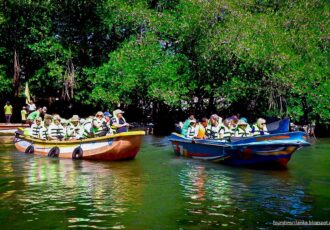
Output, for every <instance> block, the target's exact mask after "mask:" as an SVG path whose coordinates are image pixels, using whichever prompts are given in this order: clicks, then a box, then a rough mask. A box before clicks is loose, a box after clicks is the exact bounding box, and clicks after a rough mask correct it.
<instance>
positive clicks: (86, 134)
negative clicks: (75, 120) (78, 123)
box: [82, 119, 94, 138]
mask: <svg viewBox="0 0 330 230" xmlns="http://www.w3.org/2000/svg"><path fill="white" fill-rule="evenodd" d="M82 129H83V134H82V137H83V138H91V137H94V133H93V131H92V120H91V119H88V120H86V121H85V123H84V124H83V127H82Z"/></svg>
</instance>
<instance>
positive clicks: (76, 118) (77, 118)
mask: <svg viewBox="0 0 330 230" xmlns="http://www.w3.org/2000/svg"><path fill="white" fill-rule="evenodd" d="M71 121H79V116H78V115H73V116H72V117H71Z"/></svg>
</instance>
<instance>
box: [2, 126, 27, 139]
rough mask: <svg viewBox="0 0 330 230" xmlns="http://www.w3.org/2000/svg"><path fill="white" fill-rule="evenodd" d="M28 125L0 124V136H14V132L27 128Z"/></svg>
mask: <svg viewBox="0 0 330 230" xmlns="http://www.w3.org/2000/svg"><path fill="white" fill-rule="evenodd" d="M27 127H29V125H28V124H20V123H17V124H12V123H9V124H7V123H0V136H13V137H14V136H15V132H16V131H17V129H18V128H27Z"/></svg>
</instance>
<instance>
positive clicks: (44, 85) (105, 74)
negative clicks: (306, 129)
mask: <svg viewBox="0 0 330 230" xmlns="http://www.w3.org/2000/svg"><path fill="white" fill-rule="evenodd" d="M329 11H330V4H329V3H328V2H327V1H320V0H300V1H285V0H244V1H239V0H224V1H219V0H208V1H200V0H180V1H179V0H128V1H121V0H101V1H96V0H92V1H84V0H73V1H59V0H50V1H37V2H35V1H28V0H20V1H14V0H8V1H6V3H5V4H2V5H1V6H0V34H1V37H2V40H0V47H2V48H1V49H0V54H1V55H0V64H1V68H0V80H1V82H3V84H2V85H1V86H0V93H2V94H4V93H10V92H8V89H10V84H11V80H10V78H11V77H10V76H13V68H12V65H13V61H12V59H13V54H14V51H15V50H16V51H17V53H18V54H19V57H20V63H21V65H23V66H24V71H25V72H26V79H25V80H26V81H28V82H30V88H31V91H32V94H34V95H37V96H38V97H44V96H45V95H46V94H47V96H54V97H58V96H59V94H60V93H61V89H62V87H63V75H64V73H65V69H66V65H67V62H68V61H72V62H73V63H74V66H75V70H76V85H75V97H74V98H75V101H79V102H83V103H85V104H90V105H94V106H104V107H105V106H115V105H116V104H117V103H121V104H125V105H132V104H134V105H135V106H137V107H139V108H146V106H147V105H150V104H151V103H154V102H157V103H162V104H166V105H167V106H168V108H181V109H186V108H187V107H191V108H195V109H196V110H197V112H198V111H199V112H200V113H205V114H206V113H210V112H219V113H232V112H241V113H245V114H246V115H250V116H251V117H252V116H278V117H283V116H290V117H292V118H293V119H294V120H297V121H298V120H301V119H304V120H306V119H320V121H323V122H328V121H329V119H330V108H329V103H328V100H329V98H330V95H329V94H330V82H329V81H330V80H329V75H330V70H329V68H330V63H329V59H330V58H329V57H330V53H329V43H330V42H329V41H330V39H329V34H330V31H329V30H330V29H329ZM9 91H10V90H9ZM193 98H197V101H196V100H195V101H194V100H193Z"/></svg>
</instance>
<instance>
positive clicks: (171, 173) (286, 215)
mask: <svg viewBox="0 0 330 230" xmlns="http://www.w3.org/2000/svg"><path fill="white" fill-rule="evenodd" d="M329 169H330V139H319V140H317V142H316V144H313V145H312V146H311V147H307V148H304V149H301V150H299V151H298V152H296V153H295V154H294V155H293V157H292V159H291V161H290V162H289V165H288V169H287V170H256V169H247V168H235V167H229V166H224V165H221V164H215V163H211V162H205V161H198V160H193V159H187V158H181V157H178V156H175V155H174V153H173V150H172V147H171V145H170V144H169V143H168V142H167V140H166V138H157V137H153V136H146V137H144V141H143V145H142V148H141V150H140V152H139V154H138V155H137V157H136V159H135V160H132V161H122V162H91V161H72V160H67V159H50V158H47V157H41V156H33V155H24V154H22V153H19V152H18V151H16V149H15V148H14V147H13V146H12V147H6V148H5V147H0V224H1V226H0V228H1V229H67V228H79V227H80V228H84V229H85V228H86V229H238V228H242V229H246V228H248V229H264V228H266V229H268V228H273V227H274V226H273V221H295V220H304V221H330V170H329Z"/></svg>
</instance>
